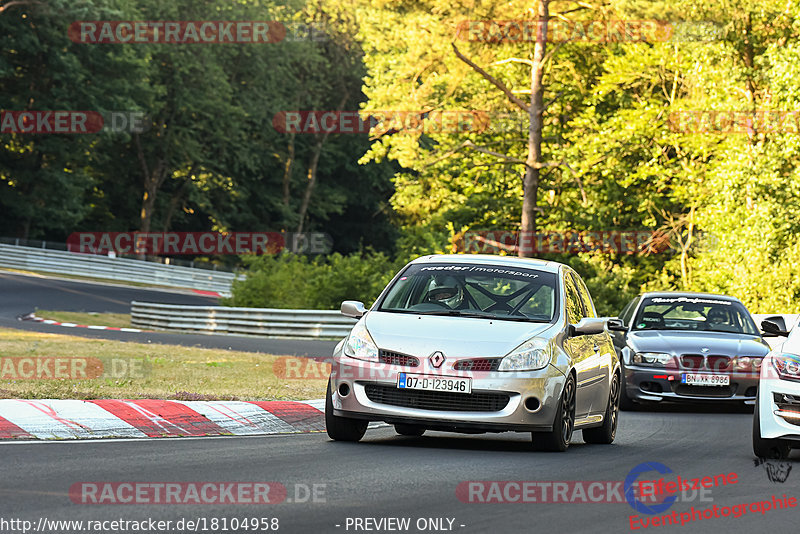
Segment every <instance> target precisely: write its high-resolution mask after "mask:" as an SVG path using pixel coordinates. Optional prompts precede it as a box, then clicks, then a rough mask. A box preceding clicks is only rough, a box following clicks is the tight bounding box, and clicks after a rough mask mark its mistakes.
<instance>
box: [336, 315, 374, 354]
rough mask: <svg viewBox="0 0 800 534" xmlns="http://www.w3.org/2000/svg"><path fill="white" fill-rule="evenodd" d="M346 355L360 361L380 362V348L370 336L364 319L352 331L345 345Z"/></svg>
mask: <svg viewBox="0 0 800 534" xmlns="http://www.w3.org/2000/svg"><path fill="white" fill-rule="evenodd" d="M344 353H345V354H346V355H347V356H350V357H351V358H356V359H358V360H367V361H369V362H377V361H378V346H377V345H376V344H375V342H374V341H373V340H372V336H370V335H369V331H367V326H366V324H365V321H364V319H361V320H360V321H358V322H357V323H356V325H355V326H354V327H353V330H351V331H350V335H349V336H348V337H347V341H346V342H345V344H344Z"/></svg>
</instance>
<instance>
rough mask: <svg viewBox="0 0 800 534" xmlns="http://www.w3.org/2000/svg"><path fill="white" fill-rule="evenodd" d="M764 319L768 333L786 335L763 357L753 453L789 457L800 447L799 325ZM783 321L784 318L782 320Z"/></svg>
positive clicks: (765, 329) (762, 455)
mask: <svg viewBox="0 0 800 534" xmlns="http://www.w3.org/2000/svg"><path fill="white" fill-rule="evenodd" d="M770 319H772V320H766V321H764V322H762V323H761V328H762V330H764V332H765V333H767V334H772V335H777V336H787V339H786V341H785V342H783V343H782V344H779V345H777V346H776V347H775V348H774V349H773V350H772V351H771V352H770V353H769V354H768V355H767V357H766V358H765V359H764V363H763V365H762V366H761V376H760V379H759V385H758V396H757V397H756V409H755V412H754V414H753V453H754V454H755V455H756V456H758V457H760V458H786V457H787V456H789V453H790V452H791V449H792V448H795V449H800V326H798V324H797V321H795V326H794V328H792V329H791V331H787V329H786V328H785V326H784V325H783V324H779V322H778V320H780V317H777V318H772V317H771V318H770ZM780 322H782V320H780Z"/></svg>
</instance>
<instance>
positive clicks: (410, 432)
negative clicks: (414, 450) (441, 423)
mask: <svg viewBox="0 0 800 534" xmlns="http://www.w3.org/2000/svg"><path fill="white" fill-rule="evenodd" d="M394 431H395V432H397V433H398V434H400V435H401V436H413V437H419V436H421V435H422V434H424V433H425V428H424V427H421V426H417V425H408V424H405V423H397V424H396V425H394Z"/></svg>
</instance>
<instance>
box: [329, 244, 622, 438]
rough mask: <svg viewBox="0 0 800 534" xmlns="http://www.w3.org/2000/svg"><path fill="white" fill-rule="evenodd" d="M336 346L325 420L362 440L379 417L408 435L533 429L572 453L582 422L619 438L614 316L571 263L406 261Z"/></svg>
mask: <svg viewBox="0 0 800 534" xmlns="http://www.w3.org/2000/svg"><path fill="white" fill-rule="evenodd" d="M342 313H344V314H345V315H349V316H352V317H358V318H360V320H359V321H358V323H357V324H356V325H355V327H353V330H352V331H351V333H350V335H349V336H348V337H347V338H346V339H344V340H342V342H340V343H339V344H338V345H337V347H336V349H335V351H334V358H333V359H334V363H333V366H332V370H331V378H330V381H329V384H328V394H327V402H326V406H325V420H326V426H327V430H328V435H329V436H330V437H331V438H332V439H334V440H345V441H358V440H359V439H361V437H362V436H363V435H364V432H365V430H366V428H367V423H368V422H369V421H385V422H387V423H390V424H394V425H395V429H396V430H397V432H398V433H399V434H403V435H417V436H418V435H421V434H422V433H423V432H425V430H427V429H432V430H443V431H452V432H464V433H480V432H505V431H518V432H532V437H533V447H534V448H535V449H538V450H555V451H564V450H566V449H567V447H568V445H569V440H570V438H571V436H572V432H573V430H574V429H580V430H583V438H584V440H585V441H587V442H590V443H611V442H612V441H613V440H614V436H615V433H616V426H617V416H618V409H619V408H618V406H619V392H620V379H621V377H620V368H619V361H618V359H617V356H616V352H615V351H614V347H613V344H612V342H611V338H610V336H609V335H608V333H607V332H606V331H605V320H603V319H600V318H597V317H596V313H595V308H594V304H593V303H592V299H591V297H590V296H589V292H588V291H587V289H586V286H585V284H584V283H583V281H582V280H581V279H580V277H579V276H578V275H577V274H576V273H575V272H574V271H573V270H572V269H570V268H569V267H567V266H566V265H561V264H559V263H553V262H544V261H538V260H531V259H524V258H511V257H501V256H481V255H441V256H425V257H422V258H418V259H416V260H414V261H412V262H411V263H409V264H408V265H406V266H405V267H404V268H403V269H402V270H401V271H400V272H399V273H398V274H397V275H396V276H395V278H394V279H393V280H392V281H391V282H390V283H389V285H388V286H387V288H386V289H384V291H383V292H382V293H381V295H380V296H379V297H378V299H377V300H376V301H375V304H374V305H373V306H372V308H371V309H370V310H369V311H367V310H365V309H364V305H363V304H361V303H360V302H353V301H346V302H344V303H343V304H342Z"/></svg>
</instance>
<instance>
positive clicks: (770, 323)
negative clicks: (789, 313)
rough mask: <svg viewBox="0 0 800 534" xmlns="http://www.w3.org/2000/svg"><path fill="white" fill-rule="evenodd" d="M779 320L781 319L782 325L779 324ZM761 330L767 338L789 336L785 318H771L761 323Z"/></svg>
mask: <svg viewBox="0 0 800 534" xmlns="http://www.w3.org/2000/svg"><path fill="white" fill-rule="evenodd" d="M778 319H780V323H781V324H779V323H778ZM761 330H762V333H763V335H765V336H767V337H778V336H781V337H786V336H788V335H789V332H788V331H787V330H786V323H785V322H784V321H783V317H777V316H776V317H770V318H769V319H765V320H763V321H761Z"/></svg>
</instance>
